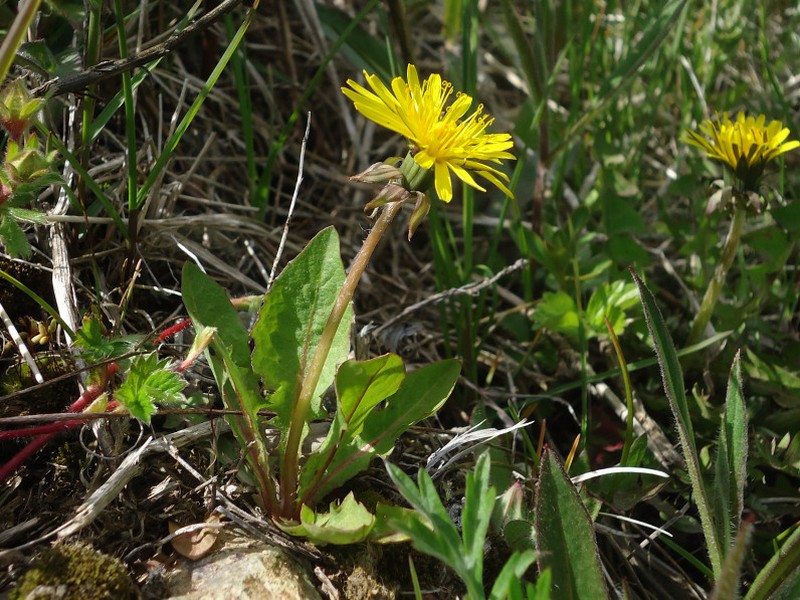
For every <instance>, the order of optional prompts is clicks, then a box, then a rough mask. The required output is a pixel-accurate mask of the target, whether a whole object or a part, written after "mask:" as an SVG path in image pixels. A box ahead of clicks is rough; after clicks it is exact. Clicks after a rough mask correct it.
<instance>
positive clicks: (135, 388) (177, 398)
mask: <svg viewBox="0 0 800 600" xmlns="http://www.w3.org/2000/svg"><path fill="white" fill-rule="evenodd" d="M168 365H169V361H167V360H162V361H159V360H158V357H157V356H156V355H155V353H152V354H146V355H140V356H137V357H135V358H134V359H133V360H131V364H130V368H129V370H128V374H127V376H126V378H125V381H124V382H123V383H122V385H120V386H119V388H118V389H117V391H116V393H115V394H114V397H115V399H116V400H117V401H118V402H120V403H121V404H123V405H124V406H125V408H127V409H128V410H129V411H130V413H131V414H132V415H133V416H134V417H136V418H137V419H139V420H140V421H144V422H145V423H147V424H148V425H149V424H150V417H152V416H153V414H154V413H155V411H156V404H175V403H179V402H181V401H183V400H184V397H183V394H182V393H181V391H182V390H183V388H184V387H186V383H185V382H184V381H183V379H182V378H181V376H180V375H179V374H178V373H176V372H175V371H169V370H167V366H168Z"/></svg>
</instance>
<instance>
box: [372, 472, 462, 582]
mask: <svg viewBox="0 0 800 600" xmlns="http://www.w3.org/2000/svg"><path fill="white" fill-rule="evenodd" d="M386 469H387V471H388V472H389V476H390V477H391V478H392V481H393V482H394V484H395V485H396V486H397V489H398V490H399V491H400V493H401V494H402V495H403V498H405V499H406V501H407V502H408V503H409V504H410V505H411V506H412V507H414V508H415V509H416V512H409V513H404V514H403V515H394V516H392V517H390V518H389V524H390V525H391V526H392V527H393V528H395V529H396V530H397V531H401V532H402V533H405V534H406V535H408V537H410V538H411V540H412V542H413V545H414V548H416V549H417V550H419V551H420V552H424V553H425V554H428V555H430V556H433V557H434V558H438V559H439V560H441V561H443V562H444V563H445V564H447V565H449V566H450V567H452V568H453V569H454V570H455V571H456V573H458V575H459V576H461V577H462V579H463V578H464V577H468V578H469V577H471V574H470V570H469V568H468V567H467V565H466V563H465V561H464V549H463V547H462V545H461V538H460V537H459V535H458V530H457V529H456V526H455V525H454V524H453V521H452V520H451V519H450V515H449V514H448V512H447V509H446V508H445V507H444V505H443V504H442V501H441V499H440V498H439V494H437V493H436V487H435V486H434V485H433V481H432V480H431V477H430V475H428V473H427V472H426V471H425V469H420V470H419V473H418V474H417V482H418V486H417V485H414V482H413V481H412V480H411V478H410V477H409V476H408V475H406V474H405V473H403V471H402V470H401V469H400V468H399V467H396V466H395V465H393V464H390V463H387V464H386Z"/></svg>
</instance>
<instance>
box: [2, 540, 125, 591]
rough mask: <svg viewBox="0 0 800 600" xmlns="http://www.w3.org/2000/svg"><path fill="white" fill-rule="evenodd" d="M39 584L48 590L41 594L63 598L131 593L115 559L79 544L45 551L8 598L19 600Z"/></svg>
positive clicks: (122, 571)
mask: <svg viewBox="0 0 800 600" xmlns="http://www.w3.org/2000/svg"><path fill="white" fill-rule="evenodd" d="M39 586H44V587H45V588H48V589H49V591H50V592H51V593H49V594H48V593H47V592H45V595H44V596H41V597H51V596H52V597H54V596H55V595H58V597H59V598H63V600H85V599H86V598H96V599H97V600H102V599H106V598H108V599H124V598H131V597H133V594H134V585H133V581H132V580H131V578H130V576H129V575H128V571H127V569H126V568H125V566H124V565H123V564H122V563H121V562H120V561H119V560H118V559H116V558H113V557H111V556H107V555H105V554H101V553H100V552H96V551H95V550H94V549H93V548H92V547H91V546H87V545H86V544H80V543H74V544H59V545H57V546H54V547H53V548H50V549H49V550H47V551H46V552H45V553H44V554H42V556H41V557H40V558H39V560H38V561H37V562H36V564H35V565H34V566H33V568H31V570H30V571H28V572H27V573H26V574H25V575H24V576H23V577H22V579H20V582H19V586H18V587H17V588H16V589H15V590H14V591H13V592H11V595H10V598H11V600H22V599H23V598H26V597H27V596H28V594H30V593H31V592H32V591H34V589H36V588H37V587H39ZM42 591H44V590H42ZM62 591H63V593H62Z"/></svg>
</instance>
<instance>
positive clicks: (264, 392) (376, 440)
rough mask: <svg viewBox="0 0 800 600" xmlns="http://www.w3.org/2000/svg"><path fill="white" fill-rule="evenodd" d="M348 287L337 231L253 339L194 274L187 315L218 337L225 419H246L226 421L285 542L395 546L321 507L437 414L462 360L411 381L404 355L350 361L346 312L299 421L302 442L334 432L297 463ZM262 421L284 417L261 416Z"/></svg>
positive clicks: (313, 251)
mask: <svg viewBox="0 0 800 600" xmlns="http://www.w3.org/2000/svg"><path fill="white" fill-rule="evenodd" d="M344 281H345V271H344V267H343V265H342V260H341V257H340V254H339V238H338V235H337V234H336V232H335V230H334V229H333V228H328V229H325V230H323V231H322V232H320V233H319V234H318V235H317V236H316V237H314V239H312V240H311V242H309V244H308V245H307V246H306V248H305V249H304V250H303V251H302V252H301V253H300V254H299V255H298V256H297V257H296V258H295V259H294V260H292V261H291V262H290V263H289V264H288V265H287V266H286V268H285V269H284V270H283V272H282V273H281V275H280V276H279V277H278V278H277V279H276V280H275V282H274V284H273V286H272V288H271V289H270V291H269V292H268V293H267V294H266V295H265V296H264V299H263V304H262V305H261V308H260V309H259V312H258V318H257V320H256V323H255V325H254V327H253V329H252V332H248V331H247V329H246V328H245V327H244V325H243V324H242V320H241V318H240V316H239V314H238V313H237V312H236V310H235V309H234V308H233V306H232V305H231V302H230V300H229V299H228V296H227V294H226V293H225V291H224V290H223V289H222V288H221V287H220V286H218V285H217V284H216V283H215V282H214V281H213V280H211V279H210V278H209V277H208V276H207V275H205V274H204V273H202V272H201V271H200V269H199V268H197V267H196V266H195V265H194V264H192V263H187V264H186V266H185V267H184V271H183V282H182V288H183V299H184V304H185V306H186V309H187V311H188V313H189V315H190V317H191V319H192V321H193V323H194V325H195V328H197V329H201V328H202V329H207V328H214V329H215V330H216V333H215V335H214V338H213V340H212V341H211V343H210V345H209V347H208V349H207V351H206V356H207V358H208V362H209V364H210V366H211V370H212V372H213V373H214V377H215V379H216V381H217V386H218V388H219V390H220V393H221V396H222V399H223V401H224V403H225V406H226V408H229V409H233V410H237V411H240V412H241V416H239V417H232V418H230V419H229V420H230V423H231V428H232V430H233V432H234V434H235V436H236V438H237V439H238V440H239V443H240V444H241V447H242V449H243V451H245V452H246V453H247V455H246V458H247V461H246V462H247V468H248V469H249V470H250V471H251V474H252V476H253V478H254V480H255V481H256V482H257V486H258V488H259V493H260V497H261V501H262V503H263V505H264V507H265V508H266V509H267V511H268V512H269V513H270V514H271V515H272V516H273V517H274V518H276V522H278V524H279V525H281V526H282V527H284V528H285V530H286V531H288V532H289V533H292V534H295V535H302V536H305V537H307V538H309V539H310V540H312V541H316V542H318V543H355V542H358V541H360V540H363V539H365V538H367V537H368V536H370V537H372V538H387V537H391V535H392V533H393V532H390V531H388V530H387V529H386V527H385V520H383V519H378V520H376V519H375V516H374V515H373V513H371V512H370V511H368V510H366V509H365V508H364V506H363V505H362V504H361V503H359V502H358V501H357V499H355V498H353V497H348V498H346V499H344V500H343V501H342V502H341V503H340V502H334V503H333V505H332V506H331V508H330V510H329V511H328V512H324V511H320V510H317V505H318V504H319V502H320V500H321V499H322V498H323V497H325V496H326V495H328V494H329V493H331V492H335V491H336V490H337V489H338V488H339V487H341V486H342V485H343V484H344V483H345V482H347V481H348V480H349V479H351V478H352V477H354V476H356V475H357V474H358V473H360V472H362V471H364V470H365V469H366V468H367V467H368V466H369V464H370V462H371V461H372V460H373V459H374V458H378V457H385V456H387V455H388V454H389V453H390V452H391V451H392V449H393V447H394V443H395V440H396V439H397V438H398V437H399V436H400V435H402V434H403V432H405V431H406V430H407V429H408V428H409V427H410V426H411V425H413V424H414V423H417V422H419V421H420V420H422V419H425V418H427V417H429V416H431V415H432V414H433V413H435V412H436V410H438V408H440V407H441V406H442V404H443V403H444V401H445V400H446V399H447V397H448V396H449V395H450V392H451V391H452V389H453V386H454V385H455V381H456V378H457V377H458V373H459V371H460V363H459V362H458V361H456V360H444V361H440V362H436V363H433V364H431V365H427V366H425V367H422V368H419V369H417V370H415V371H413V372H411V373H408V372H406V369H405V366H404V364H403V361H402V359H401V358H400V357H399V356H397V355H396V354H385V355H383V356H379V357H376V358H373V359H371V360H367V361H357V360H349V359H348V356H349V353H350V327H351V324H352V321H353V311H352V308H351V307H348V308H347V310H346V313H345V316H344V318H343V319H342V321H341V323H340V324H339V326H338V328H337V330H336V333H335V336H334V339H333V341H332V343H331V349H330V352H329V354H328V356H327V359H326V360H325V363H324V367H323V369H322V374H321V376H320V379H319V381H318V383H317V385H316V387H315V391H314V393H313V395H312V400H311V404H310V407H309V410H308V412H307V413H306V414H305V415H304V418H303V420H302V422H303V430H302V432H301V433H300V438H301V440H302V439H305V438H306V437H307V435H308V432H309V424H310V423H311V422H312V421H319V420H322V419H328V418H330V419H331V420H330V427H329V429H328V431H327V433H326V434H325V436H324V438H323V439H322V441H321V442H320V443H319V444H317V445H316V448H315V449H314V450H313V451H312V452H311V453H309V454H306V455H304V456H302V458H303V460H302V461H301V460H299V458H301V457H298V456H294V457H288V456H287V454H288V453H289V450H287V439H288V438H289V436H290V432H291V429H292V427H293V426H294V425H293V415H294V411H295V409H296V405H297V402H298V397H299V395H300V394H301V389H302V387H303V385H302V384H303V378H304V376H305V375H307V369H308V368H309V364H310V362H311V361H312V357H313V356H314V353H315V351H316V349H317V347H318V346H319V344H320V337H321V336H322V334H323V331H324V330H325V326H326V324H327V321H328V317H329V315H330V314H331V307H332V305H333V303H334V302H335V301H336V299H337V296H338V294H339V291H340V290H341V288H342V285H343V283H344ZM251 342H252V350H251ZM332 384H333V385H334V389H335V393H336V411H335V414H333V415H329V414H328V413H327V412H326V411H325V410H324V408H323V405H322V396H323V395H324V393H325V392H326V390H327V389H328V388H329V387H330V386H331V385H332ZM378 407H380V410H377V409H378ZM259 411H271V412H273V413H274V414H275V416H274V417H271V418H266V417H262V416H261V415H260V414H259ZM265 428H270V429H275V430H277V431H278V433H279V436H280V441H279V443H278V444H277V447H276V448H274V449H272V448H268V445H267V443H266V440H265V436H264V433H263V432H264V430H265ZM301 446H302V445H301ZM287 459H288V460H287ZM287 464H289V465H292V464H299V465H301V466H300V467H298V468H299V473H297V474H296V478H295V481H297V484H296V487H292V488H291V489H286V488H285V487H282V484H283V483H284V482H285V481H290V480H291V478H286V477H285V473H281V470H282V469H286V468H287V466H286V465H287ZM377 510H378V511H379V512H380V511H382V510H384V509H383V508H380V507H379V508H378V509H377ZM398 510H399V509H398Z"/></svg>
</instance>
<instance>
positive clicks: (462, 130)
mask: <svg viewBox="0 0 800 600" xmlns="http://www.w3.org/2000/svg"><path fill="white" fill-rule="evenodd" d="M364 76H365V77H366V80H367V84H369V87H370V88H372V91H370V90H368V89H366V88H364V87H363V86H361V85H359V84H358V83H356V82H355V81H353V80H352V79H349V80H348V81H347V85H348V86H350V87H343V88H342V92H343V93H344V94H345V96H347V97H348V98H350V100H352V101H353V103H354V104H355V108H356V110H357V111H358V112H360V113H361V114H363V115H364V116H365V117H367V118H368V119H370V120H372V121H375V122H376V123H378V124H379V125H383V126H384V127H386V128H387V129H391V130H392V131H395V132H397V133H399V134H401V135H403V136H404V137H406V138H407V139H408V140H409V142H410V144H411V151H412V153H413V156H414V161H415V162H416V163H417V164H418V165H419V166H420V167H422V168H423V169H426V170H430V169H433V173H434V185H435V187H436V193H437V194H438V195H439V198H441V199H442V200H443V201H445V202H450V200H452V198H453V184H452V180H451V172H452V173H454V174H455V175H456V177H458V178H459V179H460V180H461V181H463V182H464V183H466V184H467V185H470V186H472V187H474V188H475V189H478V190H481V191H483V192H485V191H486V190H485V189H484V188H483V187H481V186H480V185H478V183H477V182H476V181H475V179H474V178H473V175H478V176H480V177H482V178H484V179H486V180H487V181H489V182H490V183H492V184H493V185H494V186H496V187H497V188H498V189H500V190H502V191H503V192H504V193H505V194H506V195H507V196H509V197H510V198H513V197H514V195H513V194H512V193H511V190H509V189H508V187H507V186H506V184H505V183H504V182H507V181H508V180H509V179H508V176H507V175H506V174H505V173H503V172H502V171H499V170H498V169H496V168H494V167H492V166H491V165H490V164H487V163H494V164H500V161H501V159H509V160H514V156H513V155H512V154H511V153H509V152H507V150H509V149H510V148H511V147H512V146H513V145H514V142H513V141H512V140H511V135H510V134H508V133H486V128H487V127H489V126H490V125H491V124H492V122H493V120H494V119H492V118H491V117H490V116H488V115H486V114H484V113H483V105H478V107H477V108H476V109H475V110H474V111H473V112H472V114H470V115H469V116H467V117H466V118H463V117H464V115H465V114H466V113H467V111H468V110H469V108H470V106H472V98H471V97H470V96H468V95H467V94H463V93H458V94H456V97H455V100H453V102H452V103H451V104H450V105H449V106H447V103H448V100H449V99H450V96H451V95H452V94H453V86H452V85H451V84H450V83H449V82H447V81H443V80H442V77H441V75H438V74H436V73H434V74H432V75H431V76H430V77H428V78H427V79H426V80H425V81H424V82H422V84H420V81H419V76H418V75H417V69H416V67H415V66H414V65H408V70H407V77H406V80H404V79H403V78H402V77H395V78H394V79H393V80H392V83H391V90H390V89H389V88H387V87H386V86H385V85H384V84H383V82H382V81H381V80H380V79H379V78H378V76H377V75H369V74H368V73H367V72H366V71H365V72H364ZM422 191H424V190H422Z"/></svg>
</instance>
